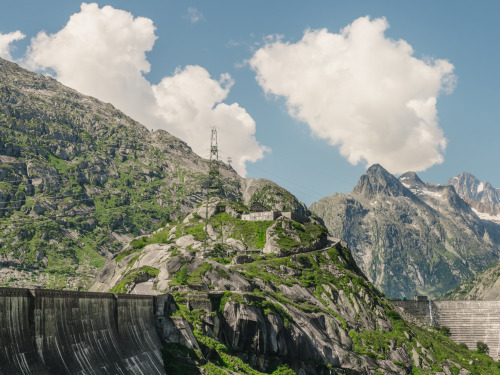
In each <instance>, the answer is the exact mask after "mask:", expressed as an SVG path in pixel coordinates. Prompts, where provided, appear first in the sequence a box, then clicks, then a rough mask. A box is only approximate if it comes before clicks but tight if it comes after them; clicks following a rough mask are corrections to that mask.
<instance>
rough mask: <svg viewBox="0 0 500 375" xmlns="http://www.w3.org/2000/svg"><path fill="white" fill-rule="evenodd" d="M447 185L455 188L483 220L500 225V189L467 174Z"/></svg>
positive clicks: (455, 178) (448, 182) (462, 174)
mask: <svg viewBox="0 0 500 375" xmlns="http://www.w3.org/2000/svg"><path fill="white" fill-rule="evenodd" d="M446 185H451V186H453V187H454V188H455V191H456V192H457V193H458V194H459V195H460V197H461V198H462V199H463V200H464V201H466V202H467V203H468V204H469V205H470V206H471V208H472V209H473V211H474V212H475V213H476V214H477V215H478V216H479V217H480V218H481V219H483V220H490V221H493V222H495V223H497V224H500V189H496V188H494V187H493V186H491V184H490V183H489V182H483V181H480V180H478V179H477V178H476V177H475V176H473V175H472V174H470V173H467V172H463V173H460V174H459V175H458V176H455V177H452V178H450V179H449V180H448V181H447V182H446Z"/></svg>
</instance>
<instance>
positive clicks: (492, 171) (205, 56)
mask: <svg viewBox="0 0 500 375" xmlns="http://www.w3.org/2000/svg"><path fill="white" fill-rule="evenodd" d="M311 4H312V5H311ZM106 5H110V6H111V7H112V8H113V9H111V8H107V9H108V11H109V12H108V13H107V15H106V17H108V18H106V17H104V16H103V17H104V18H102V20H101V21H97V20H96V21H95V22H96V25H97V26H98V27H96V28H95V30H97V31H95V33H96V35H91V34H88V33H90V32H94V31H93V30H94V29H92V30H88V29H91V27H90V26H89V27H88V28H87V29H86V27H87V25H90V24H92V23H93V22H94V19H97V18H99V17H100V16H101V15H103V14H104V11H103V7H105V6H106ZM83 9H84V8H81V2H80V1H68V0H64V1H59V0H51V1H50V2H40V1H24V0H17V1H4V2H2V4H1V5H0V34H2V35H7V34H9V33H13V32H15V31H20V32H21V33H23V34H24V35H25V38H24V39H19V40H14V41H12V43H11V44H10V45H9V47H10V50H9V53H10V57H11V60H14V61H17V62H19V63H21V64H23V65H25V66H28V67H30V68H31V69H35V70H37V71H39V72H44V73H51V74H53V75H55V76H56V78H58V79H59V80H61V81H62V82H63V83H65V84H68V85H69V86H73V87H75V88H76V89H78V90H79V91H82V92H84V93H87V94H90V95H93V96H97V97H99V95H102V97H100V99H103V100H105V101H109V102H112V103H113V104H114V105H115V106H117V107H118V108H120V109H121V110H123V111H124V112H126V113H127V114H130V115H132V117H136V118H138V119H139V120H140V121H141V122H143V123H145V124H146V125H147V126H148V127H150V128H165V129H166V130H170V131H171V132H172V133H173V134H175V135H178V136H179V137H181V138H183V139H184V140H187V141H188V142H189V143H192V146H193V148H194V149H195V151H197V152H198V153H200V154H202V156H207V155H208V147H209V146H208V143H209V140H210V133H209V130H207V129H208V128H209V127H210V126H211V125H216V126H218V127H219V137H220V138H221V144H220V148H221V157H222V158H223V159H224V160H225V159H226V158H227V156H231V157H232V158H233V160H235V162H234V163H235V165H234V166H235V167H236V168H237V169H238V170H239V171H240V172H241V173H244V172H245V171H246V175H247V177H265V178H269V179H271V180H273V181H276V182H277V183H279V184H280V185H282V186H284V187H286V188H287V189H289V190H290V191H291V192H292V193H294V194H295V195H297V197H298V198H299V199H301V200H302V201H304V202H305V203H306V204H308V205H309V204H310V203H312V202H314V201H316V200H318V199H320V198H322V197H324V196H328V195H331V194H333V193H335V192H342V193H346V192H349V191H350V190H351V189H352V188H353V187H354V185H355V184H356V182H357V180H358V178H359V176H360V175H361V174H362V173H364V171H365V169H366V165H367V164H369V163H370V162H381V164H382V165H384V166H386V167H387V165H389V166H390V168H389V169H390V170H392V171H394V172H401V171H404V170H410V169H420V170H421V171H420V172H418V173H419V175H420V176H421V178H422V179H423V180H424V181H428V182H431V183H444V182H445V181H446V180H447V179H448V178H450V177H452V176H454V175H457V174H458V173H460V172H462V171H468V172H471V173H472V174H474V175H476V176H477V177H478V178H480V179H481V180H485V181H489V182H491V183H492V184H493V185H494V186H496V187H500V174H499V173H498V165H497V163H498V160H499V156H500V151H499V147H498V143H499V139H500V127H499V126H498V118H499V109H498V108H499V105H498V104H499V103H498V100H499V98H500V95H499V89H498V88H499V87H500V85H499V84H500V82H499V81H500V73H499V69H498V61H500V58H499V57H500V56H499V54H500V48H499V40H500V32H499V30H498V27H497V26H496V24H497V21H498V18H499V16H500V3H498V2H496V1H483V2H480V3H478V2H472V1H439V2H436V1H420V2H410V1H400V0H399V1H379V2H374V1H316V2H314V3H310V2H309V3H307V2H304V1H286V2H285V1H273V2H270V1H252V2H241V1H213V2H208V1H190V2H180V1H156V0H155V1H153V0H151V1H141V2H139V1H127V0H120V1H100V2H97V6H94V7H91V6H89V7H87V8H86V10H85V11H84V10H83ZM118 10H123V11H125V12H118ZM83 13H85V14H86V17H87V18H83V15H82V14H83ZM74 14H77V15H80V16H82V17H81V18H77V19H81V21H82V22H81V23H80V24H78V25H77V24H76V22H75V23H74V24H72V25H71V27H67V25H69V24H68V21H69V20H70V16H72V15H74ZM127 14H129V18H127ZM366 16H369V18H365V19H362V18H361V17H366ZM89 17H90V18H89ZM137 17H143V18H145V19H146V20H144V19H143V18H141V19H140V20H141V21H140V22H139V21H138V20H139V19H138V18H137ZM382 17H383V18H384V19H385V21H381V18H382ZM115 18H116V20H117V21H116V28H115V29H113V28H110V27H111V26H113V25H114V22H115ZM360 18H361V19H360ZM89 20H92V22H89ZM136 21H137V22H136ZM356 21H357V22H356ZM99 22H101V23H99ZM384 22H385V24H384ZM110 25H111V26H110ZM348 25H352V26H351V28H350V30H351V32H350V33H349V32H347V33H346V32H345V33H344V34H340V32H341V30H342V29H344V28H345V27H346V26H348ZM128 26H130V27H131V28H132V29H131V31H130V32H129V33H127V32H125V31H124V32H123V33H122V32H121V31H120V32H117V31H116V30H124V29H125V28H127V27H128ZM377 27H378V30H379V34H378V38H373V41H372V38H371V36H372V35H375V34H376V33H375V31H374V30H376V29H377ZM381 28H382V29H385V30H382V31H380V29H381ZM322 29H325V30H324V32H323V34H321V33H320V32H319V30H322ZM62 30H63V31H64V32H61V31H62ZM80 30H83V31H82V35H85V38H87V37H88V38H89V39H87V45H85V44H82V45H81V46H80V45H78V43H77V42H75V40H74V39H72V38H75V33H76V34H78V33H79V32H80ZM41 31H44V32H45V33H46V34H45V35H46V38H38V40H37V41H36V42H33V41H32V38H34V37H36V36H37V35H38V34H39V33H40V32H41ZM89 35H90V36H89ZM277 35H279V36H277ZM354 35H358V39H357V41H356V40H355V38H354ZM271 36H272V37H271ZM306 36H307V37H308V39H307V40H308V42H306V41H305V37H306ZM56 37H57V38H56ZM155 37H156V38H155ZM100 38H102V40H104V41H105V42H106V43H115V44H117V45H119V46H122V47H123V48H117V49H116V52H115V51H114V50H113V49H110V48H104V49H103V50H100V51H97V52H96V51H94V50H93V48H94V47H95V45H96V44H99V42H100V40H101V39H100ZM0 40H1V38H0ZM399 40H402V41H405V42H406V43H403V44H401V43H399V44H398V43H397V41H399ZM88 41H92V42H91V43H90V42H88ZM83 43H85V41H83ZM336 43H337V44H336ZM370 43H372V45H370ZM88 44H91V45H90V46H88ZM109 45H110V44H108V47H109ZM129 45H130V46H133V47H134V48H130V50H132V52H130V53H135V54H136V55H134V56H133V57H132V58H130V61H129V60H128V59H113V57H114V56H116V55H118V54H121V53H125V52H124V51H128V50H129V48H127V46H129ZM148 45H149V47H148ZM405 45H408V46H411V48H412V50H413V51H412V52H405V51H406V50H405V48H404V46H405ZM318 46H323V47H324V49H321V51H319V50H318V49H317V48H320V47H318ZM325 46H326V47H325ZM28 47H30V52H28V53H27V49H28ZM323 47H321V48H323ZM87 48H90V49H89V50H87ZM141 48H142V49H143V50H141ZM266 48H267V50H265V49H266ZM82 50H83V52H82ZM1 51H2V49H1V43H0V52H1ZM5 51H6V49H5V48H4V56H5ZM259 51H261V54H260V55H259V54H258V53H259ZM265 51H267V53H266V55H265V56H264V54H263V52H265ZM94 53H95V56H96V61H85V62H82V60H87V57H88V59H92V56H94ZM106 53H108V54H112V55H110V56H107V55H106ZM127 53H128V52H127ZM257 56H260V57H259V58H257ZM111 60H113V63H116V64H119V67H118V68H117V67H116V66H113V65H110V63H109V61H111ZM115 60H116V61H115ZM123 60H126V61H125V63H123ZM388 61H392V62H391V63H389V62H388ZM394 61H395V62H394ZM439 62H441V63H439ZM148 63H149V68H148V67H147V65H148ZM393 63H394V64H396V65H391V64H393ZM80 64H82V65H81V66H80ZM100 64H102V65H103V66H102V69H101V65H100ZM127 64H128V65H127ZM331 64H333V65H331ZM397 64H400V65H401V66H399V65H397ZM440 64H441V65H440ZM447 64H448V65H447ZM438 65H439V66H438ZM331 66H342V67H343V68H342V69H341V70H340V71H339V72H340V73H339V72H336V73H333V74H330V73H331ZM186 67H190V68H186ZM122 68H123V70H122V71H120V69H122ZM400 68H401V72H399V70H400ZM134 69H135V70H134ZM141 69H142V70H141ZM380 69H382V70H384V72H383V73H380V72H379V71H378V70H380ZM385 70H387V71H385ZM116 71H118V72H119V73H120V72H121V73H123V74H122V75H119V74H117V75H116V77H115V76H114V72H116ZM96 72H97V73H96ZM110 72H113V74H110ZM129 73H130V76H131V77H133V79H130V80H128V79H127V80H125V79H124V76H125V75H127V74H129ZM99 74H102V77H105V78H106V79H102V77H99ZM89 75H97V76H96V77H94V79H92V78H89ZM323 75H324V76H323ZM409 75H414V76H415V75H416V77H417V78H416V79H415V77H414V79H413V80H411V79H409V78H408V77H407V76H409ZM109 76H113V77H111V78H109V79H108V77H109ZM382 76H383V77H385V78H384V79H383V80H382V81H381V78H380V77H382ZM386 76H387V77H386ZM258 77H260V79H258ZM423 77H428V78H423ZM386 78H387V80H386ZM124 80H125V81H126V82H125V81H124ZM386 81H387V82H390V84H391V85H395V87H396V89H394V90H393V91H391V93H390V94H389V93H387V92H385V91H384V90H382V89H379V86H378V85H379V83H380V82H386ZM450 81H451V82H450ZM310 82H312V83H311V84H309V83H310ZM316 83H317V84H316ZM100 85H101V86H100ZM106 85H107V86H106ZM110 87H111V88H110ZM120 88H121V89H120ZM398 90H399V91H398ZM132 92H133V93H135V95H137V96H134V95H133V94H127V95H125V94H124V93H132ZM433 97H435V98H436V101H435V104H434V102H432V100H430V101H429V100H427V101H426V99H428V98H433ZM150 99H151V100H152V101H155V105H154V106H150V103H149V100H150ZM400 99H401V100H400ZM191 102H193V103H195V104H189V103H191ZM137 103H139V104H140V105H139V104H137ZM186 103H188V104H186ZM408 103H410V104H408ZM411 103H413V104H411ZM415 103H417V104H415ZM136 104H137V107H136V108H134V105H136ZM351 105H352V108H355V109H353V110H350V109H349V110H348V108H350V106H351ZM146 107H147V108H148V110H147V111H146V110H145V109H144V108H146ZM172 107H175V108H181V109H182V110H178V111H172ZM408 108H409V109H408ZM291 109H293V110H291ZM141 111H142V112H141ZM435 111H437V112H436V113H435ZM291 112H293V113H291ZM153 114H154V116H153ZM195 117H196V119H195ZM188 122H189V124H188ZM359 122H361V124H360V123H359ZM364 122H366V123H364ZM422 122H424V123H425V124H423V123H422ZM419 126H420V128H419ZM169 127H170V128H169ZM364 129H368V130H369V131H367V132H365V130H364ZM418 129H420V130H418ZM370 132H372V133H371V135H367V134H369V133H370ZM204 133H206V134H205V135H204V136H203V134H204ZM379 138H380V139H379ZM417 138H419V139H421V140H422V143H420V141H417V140H415V139H417ZM377 139H378V140H377ZM444 140H446V141H444ZM404 142H407V146H405V145H404ZM443 142H445V143H446V147H444V143H443ZM205 143H206V146H205V145H204V144H205ZM332 143H336V145H332ZM342 147H343V148H342ZM205 150H206V151H205ZM342 150H343V151H342ZM204 152H206V154H205V155H203V153H204ZM341 152H342V153H343V155H341ZM440 158H441V159H442V160H440ZM348 159H350V160H351V162H349V160H348ZM367 159H369V160H367ZM238 160H239V164H238V165H236V164H237V161H238ZM245 160H246V161H245ZM249 160H256V161H254V162H251V161H249ZM356 161H357V164H353V163H355V162H356ZM405 166H408V169H405Z"/></svg>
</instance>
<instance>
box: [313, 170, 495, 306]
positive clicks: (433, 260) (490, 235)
mask: <svg viewBox="0 0 500 375" xmlns="http://www.w3.org/2000/svg"><path fill="white" fill-rule="evenodd" d="M384 171H385V170H382V167H381V166H374V167H370V168H369V169H368V170H367V173H366V174H365V175H363V176H361V177H360V180H359V182H358V185H356V188H354V189H353V191H352V192H351V193H349V194H334V195H332V196H330V197H325V198H323V199H321V200H320V201H318V202H315V203H313V204H312V205H311V206H310V210H311V211H312V212H313V213H314V214H315V215H317V216H318V217H320V218H322V219H323V220H324V222H325V224H326V225H327V227H328V229H329V230H330V232H331V233H332V234H334V235H335V236H337V237H340V238H343V239H344V240H345V241H346V242H348V243H349V244H350V245H351V246H352V248H353V253H354V257H355V259H356V262H357V263H358V264H359V265H360V268H361V269H362V270H363V272H365V273H366V275H367V276H368V277H369V279H370V280H371V281H372V282H373V283H374V284H375V285H376V286H377V287H379V288H381V289H382V290H383V291H384V292H385V293H386V294H388V295H391V296H398V297H399V296H401V294H403V295H408V296H411V295H414V294H415V295H416V294H426V295H430V296H438V295H440V293H443V292H445V291H447V290H448V289H451V288H452V287H455V286H456V285H458V284H459V283H460V282H461V281H464V280H466V279H468V278H469V277H471V276H473V275H474V274H475V273H477V272H478V271H480V270H481V269H483V268H485V267H487V266H489V265H491V264H492V263H494V262H495V261H496V260H497V259H498V256H499V254H500V227H499V226H498V225H496V224H492V223H489V222H485V221H482V220H480V219H479V218H478V217H477V215H476V214H475V213H474V212H473V211H472V210H471V208H470V207H469V206H468V205H467V203H465V202H464V201H463V200H462V199H461V198H460V197H459V196H458V194H456V192H455V190H454V188H453V187H450V186H438V185H431V184H425V183H423V182H422V180H421V179H420V178H419V177H418V175H416V174H415V173H413V172H409V173H405V174H403V175H401V176H400V178H399V180H398V179H396V178H395V177H394V176H392V175H391V176H390V174H389V173H388V172H387V171H385V172H384ZM373 173H375V176H376V178H374V177H373ZM380 177H383V178H380ZM366 181H370V183H369V184H367V183H366ZM374 182H375V183H374ZM377 183H378V185H377ZM360 184H361V186H362V187H363V188H362V189H360V188H359V186H360ZM405 184H406V186H405ZM365 186H369V188H365ZM366 192H368V194H366ZM377 192H378V194H377Z"/></svg>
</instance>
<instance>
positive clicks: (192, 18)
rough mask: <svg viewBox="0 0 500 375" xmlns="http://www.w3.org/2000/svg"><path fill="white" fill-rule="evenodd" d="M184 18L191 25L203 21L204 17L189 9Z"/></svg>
mask: <svg viewBox="0 0 500 375" xmlns="http://www.w3.org/2000/svg"><path fill="white" fill-rule="evenodd" d="M186 18H187V19H188V20H189V21H190V22H191V23H198V22H200V21H205V17H203V13H201V12H200V11H199V10H198V9H197V8H194V7H189V8H188V12H187V16H186Z"/></svg>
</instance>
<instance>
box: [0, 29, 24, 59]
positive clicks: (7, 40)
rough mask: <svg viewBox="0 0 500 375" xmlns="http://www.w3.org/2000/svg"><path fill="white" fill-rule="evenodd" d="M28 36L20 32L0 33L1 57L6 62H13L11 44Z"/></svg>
mask: <svg viewBox="0 0 500 375" xmlns="http://www.w3.org/2000/svg"><path fill="white" fill-rule="evenodd" d="M25 37H26V35H24V34H23V33H22V32H20V31H14V32H12V33H8V34H2V33H0V57H1V58H3V59H6V60H12V56H11V54H10V51H11V49H12V46H11V44H12V43H13V42H16V41H18V40H21V39H24V38H25Z"/></svg>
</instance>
